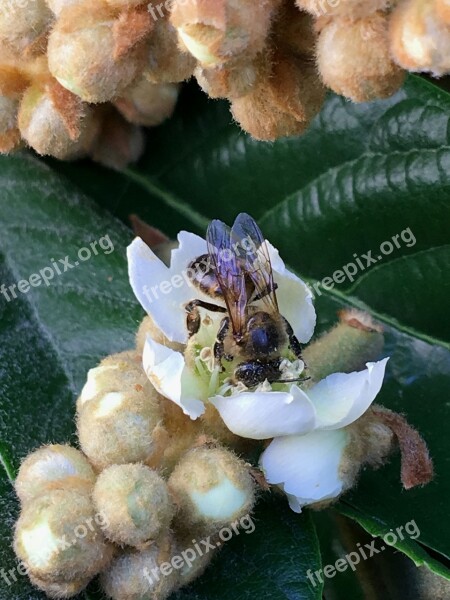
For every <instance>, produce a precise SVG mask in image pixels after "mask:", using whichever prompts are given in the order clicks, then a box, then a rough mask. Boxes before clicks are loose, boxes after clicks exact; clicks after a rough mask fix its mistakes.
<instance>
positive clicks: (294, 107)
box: [231, 52, 325, 141]
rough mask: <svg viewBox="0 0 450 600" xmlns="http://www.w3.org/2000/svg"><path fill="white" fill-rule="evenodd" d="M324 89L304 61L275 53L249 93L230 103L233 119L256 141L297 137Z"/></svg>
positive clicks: (323, 94)
mask: <svg viewBox="0 0 450 600" xmlns="http://www.w3.org/2000/svg"><path fill="white" fill-rule="evenodd" d="M324 97H325V88H324V87H323V85H322V83H321V82H320V80H319V78H318V76H317V73H316V70H315V67H314V65H313V64H312V63H310V62H309V61H307V60H303V59H302V58H300V57H297V56H294V55H286V54H284V53H282V52H278V53H277V54H276V55H275V56H274V58H273V62H272V64H270V66H265V67H264V66H263V67H262V68H261V71H260V76H259V79H258V83H257V85H255V86H254V89H253V90H252V92H251V93H250V94H247V95H246V96H243V97H242V98H237V99H235V100H234V101H233V102H232V104H231V111H232V113H233V116H234V118H235V119H236V121H238V123H239V124H240V125H241V127H242V128H243V129H245V131H247V132H248V133H250V134H251V135H252V136H253V137H254V138H255V139H257V140H266V141H271V140H275V139H277V138H279V137H287V136H292V135H299V134H300V133H302V132H303V131H304V130H305V129H306V128H307V127H308V125H309V123H310V121H311V119H312V118H313V117H314V116H315V114H316V113H317V112H318V111H319V110H320V107H321V106H322V103H323V100H324Z"/></svg>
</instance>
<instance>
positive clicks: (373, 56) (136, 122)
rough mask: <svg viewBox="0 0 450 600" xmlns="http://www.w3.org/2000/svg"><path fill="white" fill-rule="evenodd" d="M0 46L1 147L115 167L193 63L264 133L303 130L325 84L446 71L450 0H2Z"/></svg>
mask: <svg viewBox="0 0 450 600" xmlns="http://www.w3.org/2000/svg"><path fill="white" fill-rule="evenodd" d="M0 47H1V52H0V152H2V153H8V152H12V151H14V150H17V149H18V148H20V146H21V143H22V141H23V142H24V143H26V144H28V145H29V146H30V147H31V148H33V149H34V150H35V151H36V152H38V153H39V154H48V155H52V156H56V157H57V158H60V159H64V160H70V159H74V158H79V157H81V156H90V157H92V158H93V159H94V160H96V161H98V162H101V163H103V164H105V165H107V166H109V167H112V168H116V169H120V168H122V167H124V166H125V165H127V164H128V163H130V162H133V161H135V160H137V159H138V158H139V157H140V155H141V154H142V151H143V148H144V139H143V134H142V131H141V128H142V127H154V126H156V125H159V124H160V123H162V122H163V121H164V120H166V119H167V118H169V117H170V116H171V114H172V113H173V110H174V107H175V104H176V101H177V98H178V94H179V86H178V85H177V84H179V83H180V82H182V81H185V80H187V79H189V78H190V77H191V76H192V75H194V76H195V78H196V79H197V82H198V83H199V85H200V87H201V88H202V89H203V90H204V91H205V92H206V93H207V94H208V95H209V96H210V97H211V98H225V99H228V100H229V102H230V105H231V112H232V114H233V117H234V119H235V120H236V121H237V122H238V123H239V124H240V126H241V127H242V128H243V129H244V130H245V131H246V132H248V133H249V134H250V135H251V136H252V137H253V138H255V139H257V140H268V141H270V140H275V139H278V138H280V137H286V136H292V135H298V134H300V133H302V132H303V131H304V130H305V129H306V128H307V127H308V125H309V123H310V122H311V120H312V118H313V117H314V115H315V114H317V112H318V111H319V110H320V108H321V106H322V103H323V100H324V97H325V91H326V88H329V89H331V90H333V91H334V92H336V93H338V94H341V95H343V96H345V97H346V98H348V99H350V100H352V101H354V102H366V101H371V100H375V99H377V98H385V97H388V96H390V95H392V94H393V93H395V92H396V91H397V90H398V89H399V87H400V86H401V84H402V82H403V79H404V76H405V71H425V72H429V73H431V74H433V75H435V76H441V75H444V74H446V73H448V72H449V71H450V62H449V56H450V8H449V2H448V0H259V1H258V2H254V0H189V1H186V0H169V1H168V2H165V3H157V2H156V1H155V0H152V1H151V2H148V1H146V2H143V1H141V0H97V1H96V2H94V3H93V2H90V1H89V0H8V1H7V2H4V3H3V4H2V7H0ZM37 59H41V68H40V69H38V70H36V69H35V68H34V67H33V66H32V65H34V64H35V61H36V60H37ZM39 71H40V72H39ZM60 88H63V89H64V90H66V93H62V92H61V91H60ZM55 90H56V92H55ZM55 94H56V96H57V98H56V96H55ZM22 103H23V105H24V106H23V107H22V106H21V104H22Z"/></svg>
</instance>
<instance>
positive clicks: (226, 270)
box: [206, 219, 247, 335]
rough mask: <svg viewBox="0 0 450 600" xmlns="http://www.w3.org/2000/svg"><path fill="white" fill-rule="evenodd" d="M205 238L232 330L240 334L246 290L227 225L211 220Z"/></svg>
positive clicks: (243, 325)
mask: <svg viewBox="0 0 450 600" xmlns="http://www.w3.org/2000/svg"><path fill="white" fill-rule="evenodd" d="M206 242H207V244H208V252H209V256H210V257H211V261H212V264H213V267H214V270H215V274H216V277H217V281H218V282H219V285H220V288H221V290H222V294H223V297H224V300H225V304H226V305H227V309H228V314H229V316H230V320H231V324H232V328H233V334H235V335H242V334H243V332H244V328H245V321H246V307H247V291H246V288H245V275H244V271H243V269H242V264H241V263H240V261H239V259H238V257H237V256H236V253H235V251H234V250H233V248H232V236H231V229H230V228H229V227H228V226H227V225H225V223H222V221H219V220H217V219H215V220H214V221H211V223H210V225H209V227H208V231H207V233H206Z"/></svg>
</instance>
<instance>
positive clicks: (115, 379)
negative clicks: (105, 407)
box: [77, 350, 148, 412]
mask: <svg viewBox="0 0 450 600" xmlns="http://www.w3.org/2000/svg"><path fill="white" fill-rule="evenodd" d="M145 386H148V379H147V376H146V375H145V373H144V369H143V368H142V357H141V356H140V355H139V354H138V353H136V352H134V351H133V350H127V351H126V352H120V353H118V354H111V356H107V357H106V358H104V359H103V360H102V361H101V363H100V364H99V365H98V367H95V368H93V369H90V370H89V371H88V374H87V381H86V383H85V384H84V387H83V389H82V390H81V394H80V396H79V398H78V400H77V411H78V412H81V410H82V409H83V407H84V405H85V403H86V402H89V401H90V400H92V399H93V398H95V397H96V396H97V395H98V394H100V393H103V394H106V393H109V392H121V391H123V390H131V391H139V390H141V389H142V388H143V387H145Z"/></svg>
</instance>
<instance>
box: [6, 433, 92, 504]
mask: <svg viewBox="0 0 450 600" xmlns="http://www.w3.org/2000/svg"><path fill="white" fill-rule="evenodd" d="M94 483H95V475H94V471H93V470H92V467H91V465H90V464H89V463H88V461H87V460H86V458H85V456H84V455H83V454H82V453H81V452H80V451H79V450H77V449H76V448H72V447H71V446H67V445H59V444H56V445H50V446H43V447H42V448H39V450H36V451H35V452H33V453H32V454H30V455H28V456H27V458H26V459H25V460H24V462H23V463H22V465H21V467H20V470H19V473H18V475H17V478H16V481H15V484H14V485H15V488H16V493H17V495H18V496H19V499H20V501H21V502H22V503H24V504H25V503H28V502H30V501H31V500H34V499H35V498H37V497H38V496H40V495H42V494H45V493H47V492H49V491H51V490H53V489H62V488H64V489H70V490H77V491H79V492H80V493H83V492H85V493H87V494H88V495H90V493H91V492H92V489H93V487H94Z"/></svg>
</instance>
